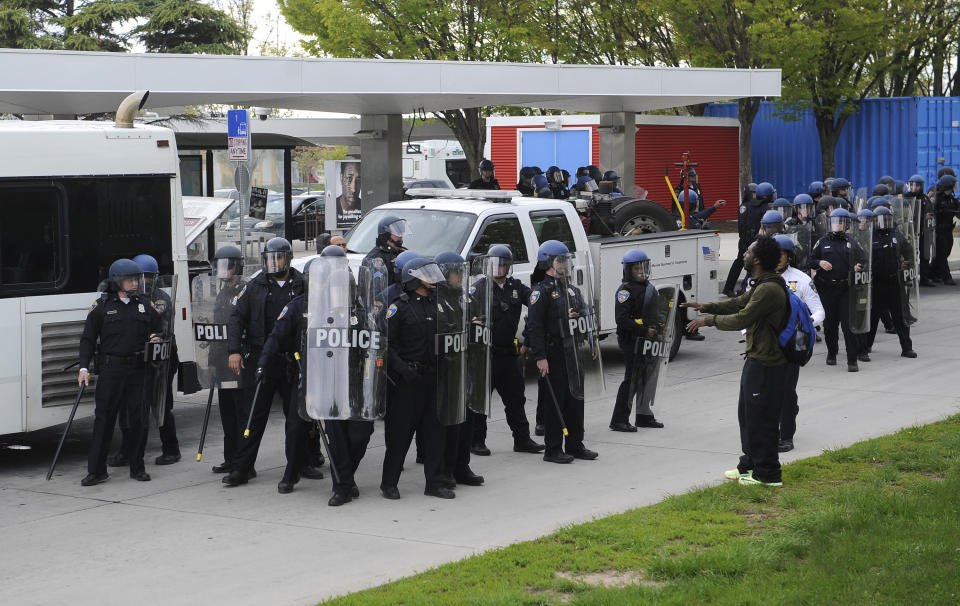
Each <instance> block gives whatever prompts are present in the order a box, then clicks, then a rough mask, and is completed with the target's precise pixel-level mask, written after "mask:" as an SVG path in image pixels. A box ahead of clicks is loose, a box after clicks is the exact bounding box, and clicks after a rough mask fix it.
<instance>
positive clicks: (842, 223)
mask: <svg viewBox="0 0 960 606" xmlns="http://www.w3.org/2000/svg"><path fill="white" fill-rule="evenodd" d="M852 220H853V215H851V214H850V213H849V212H847V210H846V209H844V208H837V209H836V210H834V211H833V212H832V213H830V231H831V232H833V233H843V232H845V231H847V230H848V229H849V228H850V222H851V221H852Z"/></svg>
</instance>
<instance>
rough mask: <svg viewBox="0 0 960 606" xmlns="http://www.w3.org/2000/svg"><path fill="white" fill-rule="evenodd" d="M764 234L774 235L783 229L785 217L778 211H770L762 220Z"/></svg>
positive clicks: (764, 214)
mask: <svg viewBox="0 0 960 606" xmlns="http://www.w3.org/2000/svg"><path fill="white" fill-rule="evenodd" d="M760 225H761V226H762V229H763V233H765V234H768V235H772V234H775V233H778V232H779V231H781V230H782V229H783V215H782V214H780V211H778V210H768V211H767V212H765V213H763V217H762V218H761V219H760Z"/></svg>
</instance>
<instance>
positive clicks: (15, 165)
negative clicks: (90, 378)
mask: <svg viewBox="0 0 960 606" xmlns="http://www.w3.org/2000/svg"><path fill="white" fill-rule="evenodd" d="M132 111H135V109H134V110H130V112H131V113H132ZM119 114H120V112H118V115H119ZM131 117H132V116H131ZM178 164H179V160H178V158H177V146H176V141H175V139H174V134H173V132H172V131H170V130H168V129H166V128H160V127H152V126H140V125H138V126H136V127H135V128H119V127H117V126H116V125H115V124H114V123H112V122H84V121H41V122H30V121H19V120H0V226H2V227H0V335H2V339H3V347H2V348H0V435H3V434H10V433H18V432H26V431H35V430H37V429H41V428H44V427H49V426H52V425H57V424H60V423H64V422H66V420H67V415H68V413H69V410H70V405H71V404H72V403H73V400H74V398H75V397H76V393H77V379H76V377H77V367H76V366H75V365H74V366H73V367H72V368H70V369H68V370H64V369H65V367H67V366H69V365H71V364H72V363H74V362H76V361H77V356H78V350H79V341H80V334H81V332H82V331H83V323H84V319H85V318H86V315H87V311H88V310H89V309H90V306H91V304H92V303H93V301H94V299H95V298H96V297H97V285H98V284H99V283H100V281H101V280H103V279H104V278H105V277H106V276H107V269H108V268H109V266H110V264H111V263H112V262H113V261H114V260H115V259H117V258H120V257H126V258H132V257H133V256H135V255H137V254H140V253H147V254H150V255H153V256H154V257H156V259H157V261H158V263H159V265H160V272H161V273H176V274H178V276H179V284H178V289H177V298H176V306H177V323H176V327H175V332H176V335H177V341H178V342H179V343H180V344H181V345H180V347H179V354H180V359H181V361H182V362H184V368H183V370H184V371H186V372H183V373H182V374H183V375H190V374H192V373H195V370H196V368H195V364H193V360H194V355H193V347H192V346H191V345H192V343H193V341H192V337H191V335H190V322H189V318H190V309H189V305H190V304H189V298H190V293H189V287H188V285H187V279H188V278H187V275H188V274H187V252H186V244H185V238H184V220H183V207H182V205H181V196H180V183H179V178H178V176H177V167H178ZM194 376H195V375H194ZM187 380H188V381H189V379H187ZM87 394H89V395H87ZM92 411H93V390H91V389H87V391H86V394H85V396H84V401H83V404H82V405H81V407H80V409H79V410H78V413H77V414H78V415H79V416H85V415H89V414H92Z"/></svg>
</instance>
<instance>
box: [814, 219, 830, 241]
mask: <svg viewBox="0 0 960 606" xmlns="http://www.w3.org/2000/svg"><path fill="white" fill-rule="evenodd" d="M813 231H814V234H815V236H816V237H815V238H814V243H816V241H817V240H819V239H820V238H822V237H824V236H825V235H827V234H828V233H829V232H830V217H829V216H828V215H827V213H817V216H816V217H814V219H813Z"/></svg>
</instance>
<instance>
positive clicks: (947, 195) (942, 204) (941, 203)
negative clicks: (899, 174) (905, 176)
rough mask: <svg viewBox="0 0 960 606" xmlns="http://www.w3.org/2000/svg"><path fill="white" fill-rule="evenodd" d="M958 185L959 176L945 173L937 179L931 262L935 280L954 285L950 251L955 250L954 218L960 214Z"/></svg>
mask: <svg viewBox="0 0 960 606" xmlns="http://www.w3.org/2000/svg"><path fill="white" fill-rule="evenodd" d="M956 185H957V178H956V177H954V176H953V175H949V174H945V175H943V176H942V177H940V180H939V181H937V193H936V198H935V199H934V208H935V213H936V215H935V217H936V222H937V227H936V231H935V234H936V239H935V241H936V256H935V257H934V259H933V263H932V264H931V265H932V267H931V270H930V271H931V274H932V279H933V280H934V281H942V282H943V283H944V284H946V285H948V286H953V285H955V284H956V282H954V281H953V276H952V275H951V274H950V263H949V262H948V259H949V258H950V252H951V251H952V250H953V218H954V217H956V216H957V215H958V214H960V201H958V200H957V198H956V196H955V195H954V193H953V188H954V187H956Z"/></svg>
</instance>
